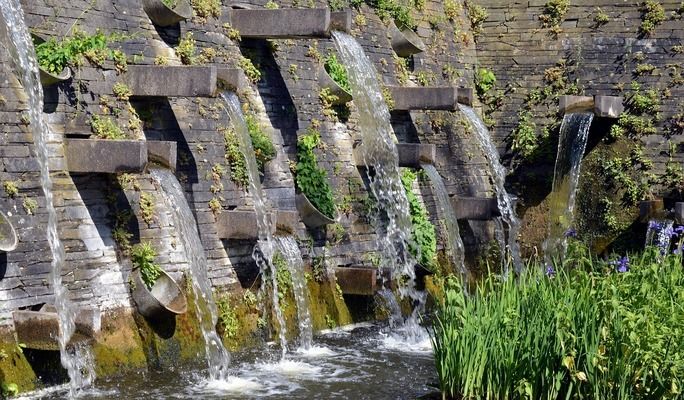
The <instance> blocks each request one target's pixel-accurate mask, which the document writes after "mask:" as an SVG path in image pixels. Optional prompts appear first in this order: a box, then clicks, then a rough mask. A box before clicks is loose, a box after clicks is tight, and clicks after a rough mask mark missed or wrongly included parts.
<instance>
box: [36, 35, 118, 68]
mask: <svg viewBox="0 0 684 400" xmlns="http://www.w3.org/2000/svg"><path fill="white" fill-rule="evenodd" d="M123 38H124V36H122V35H118V34H111V35H105V34H104V33H103V32H102V31H100V30H98V31H96V32H95V33H94V34H93V35H88V34H86V33H85V32H81V31H79V30H74V33H73V35H72V36H70V37H67V38H64V39H63V40H62V41H59V42H58V41H57V40H55V39H54V38H50V39H48V40H46V41H45V42H43V43H40V44H37V45H36V46H35V49H36V57H37V59H38V64H40V66H41V67H42V68H43V69H45V70H46V71H48V72H50V73H52V74H60V73H61V72H62V71H63V70H64V68H66V67H67V66H68V65H73V66H80V65H81V64H82V63H83V58H87V59H88V60H90V61H91V62H93V63H94V64H96V65H100V66H101V65H102V63H103V62H104V61H105V60H106V59H108V58H113V57H114V52H113V51H112V50H111V49H109V48H108V47H107V46H108V45H109V43H111V42H115V41H119V40H121V39H123Z"/></svg>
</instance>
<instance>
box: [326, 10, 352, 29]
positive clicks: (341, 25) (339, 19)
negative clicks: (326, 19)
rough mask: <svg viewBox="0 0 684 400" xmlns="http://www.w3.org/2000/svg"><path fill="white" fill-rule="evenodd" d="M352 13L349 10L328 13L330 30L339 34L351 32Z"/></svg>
mask: <svg viewBox="0 0 684 400" xmlns="http://www.w3.org/2000/svg"><path fill="white" fill-rule="evenodd" d="M351 27H352V13H351V10H344V11H335V12H331V13H330V30H331V31H340V32H347V33H349V32H351Z"/></svg>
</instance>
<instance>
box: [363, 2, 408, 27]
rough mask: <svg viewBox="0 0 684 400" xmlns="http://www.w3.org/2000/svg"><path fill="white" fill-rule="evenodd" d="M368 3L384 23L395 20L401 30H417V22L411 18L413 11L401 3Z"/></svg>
mask: <svg viewBox="0 0 684 400" xmlns="http://www.w3.org/2000/svg"><path fill="white" fill-rule="evenodd" d="M366 3H367V4H368V5H369V6H371V7H373V8H374V9H375V11H376V12H377V13H378V16H379V17H380V19H382V20H383V21H387V20H389V19H393V20H394V22H395V23H396V24H397V27H398V28H399V29H416V21H415V20H414V19H413V17H412V16H411V10H410V9H409V8H408V6H405V5H403V4H400V2H399V1H397V0H367V1H366ZM352 5H354V4H353V3H352Z"/></svg>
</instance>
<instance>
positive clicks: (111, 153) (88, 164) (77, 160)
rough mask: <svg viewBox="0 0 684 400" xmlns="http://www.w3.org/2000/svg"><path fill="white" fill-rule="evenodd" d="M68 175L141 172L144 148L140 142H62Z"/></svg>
mask: <svg viewBox="0 0 684 400" xmlns="http://www.w3.org/2000/svg"><path fill="white" fill-rule="evenodd" d="M65 146H66V158H67V166H68V169H69V172H78V173H109V174H113V173H117V172H142V171H143V170H144V169H145V166H146V165H147V145H146V143H145V141H140V140H106V139H66V140H65Z"/></svg>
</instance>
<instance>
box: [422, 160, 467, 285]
mask: <svg viewBox="0 0 684 400" xmlns="http://www.w3.org/2000/svg"><path fill="white" fill-rule="evenodd" d="M421 167H423V170H424V171H425V173H426V174H427V176H428V178H430V182H432V188H433V189H434V191H435V197H436V199H437V205H438V206H439V208H440V211H441V212H442V216H443V219H444V222H445V224H446V233H447V243H448V246H449V251H450V253H451V257H452V261H453V263H454V265H455V266H456V268H458V270H459V272H460V273H461V275H462V276H463V277H465V276H466V272H467V271H466V267H465V255H464V253H463V240H461V232H460V231H459V229H458V220H457V218H456V213H455V212H454V208H453V207H452V205H451V199H450V198H449V193H447V190H446V186H445V185H444V180H443V179H442V176H441V175H440V174H439V172H438V171H437V168H435V166H434V165H432V164H421Z"/></svg>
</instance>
